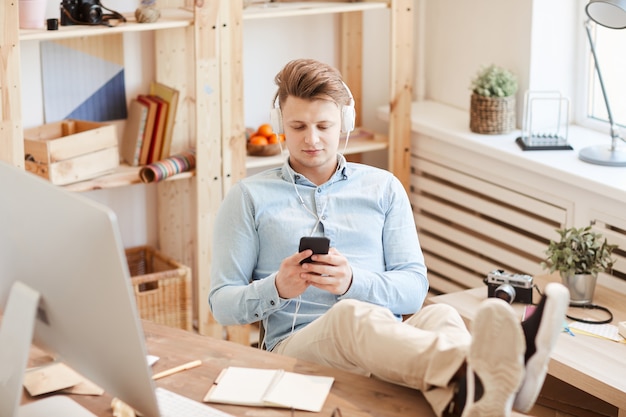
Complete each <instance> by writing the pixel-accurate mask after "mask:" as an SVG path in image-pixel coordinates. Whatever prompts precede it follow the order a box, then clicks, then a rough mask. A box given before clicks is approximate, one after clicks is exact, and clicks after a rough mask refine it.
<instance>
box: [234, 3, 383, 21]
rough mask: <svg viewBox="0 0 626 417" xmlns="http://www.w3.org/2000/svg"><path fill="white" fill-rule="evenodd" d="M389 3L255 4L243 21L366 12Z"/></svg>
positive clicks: (247, 11)
mask: <svg viewBox="0 0 626 417" xmlns="http://www.w3.org/2000/svg"><path fill="white" fill-rule="evenodd" d="M387 7H388V4H387V2H384V1H378V2H351V3H347V2H313V1H301V2H285V3H280V2H272V3H266V4H253V5H251V6H248V7H246V8H245V9H244V10H243V19H244V20H251V19H269V18H274V17H292V16H306V15H316V14H332V13H345V12H360V11H365V10H374V9H385V8H387Z"/></svg>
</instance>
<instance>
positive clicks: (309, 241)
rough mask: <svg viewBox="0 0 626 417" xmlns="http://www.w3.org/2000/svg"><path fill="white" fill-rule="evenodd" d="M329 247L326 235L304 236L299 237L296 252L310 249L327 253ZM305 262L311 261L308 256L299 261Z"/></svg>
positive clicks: (316, 252) (314, 251)
mask: <svg viewBox="0 0 626 417" xmlns="http://www.w3.org/2000/svg"><path fill="white" fill-rule="evenodd" d="M329 248H330V239H328V238H327V237H320V236H305V237H302V238H300V249H298V252H302V251H303V250H305V249H311V250H312V251H313V253H315V254H318V253H321V254H327V253H328V249H329ZM305 262H312V260H311V257H310V256H309V257H308V258H306V259H303V260H302V261H300V263H301V264H303V263H305Z"/></svg>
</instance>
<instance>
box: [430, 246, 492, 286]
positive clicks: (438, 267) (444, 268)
mask: <svg viewBox="0 0 626 417" xmlns="http://www.w3.org/2000/svg"><path fill="white" fill-rule="evenodd" d="M424 256H425V258H426V262H427V265H428V267H429V268H430V270H431V271H432V272H437V273H438V274H439V275H441V276H442V277H447V278H448V280H449V281H450V283H452V284H454V285H458V286H459V287H461V288H463V289H467V288H474V287H477V286H478V285H479V284H480V283H481V279H482V278H481V277H479V276H477V275H476V274H473V273H471V272H468V271H466V270H464V269H462V268H459V267H458V266H456V265H455V264H453V263H451V262H448V261H447V260H446V259H441V258H439V257H437V256H434V255H432V254H430V253H428V252H425V254H424ZM429 276H430V275H429ZM433 288H436V289H437V290H440V291H441V288H437V287H435V286H433Z"/></svg>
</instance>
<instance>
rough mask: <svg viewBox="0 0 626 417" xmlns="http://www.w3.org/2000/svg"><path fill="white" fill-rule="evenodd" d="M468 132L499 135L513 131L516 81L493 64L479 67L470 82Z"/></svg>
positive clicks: (510, 74)
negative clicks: (470, 95)
mask: <svg viewBox="0 0 626 417" xmlns="http://www.w3.org/2000/svg"><path fill="white" fill-rule="evenodd" d="M471 90H472V99H471V103H470V130H471V131H472V132H475V133H487V134H502V133H508V132H510V131H511V130H513V129H514V128H515V93H517V78H516V77H515V75H514V74H513V73H512V72H511V71H509V70H506V69H504V68H502V67H499V66H497V65H490V66H489V67H487V68H482V69H481V70H480V71H479V72H478V73H477V74H476V76H475V78H474V79H473V80H472V84H471Z"/></svg>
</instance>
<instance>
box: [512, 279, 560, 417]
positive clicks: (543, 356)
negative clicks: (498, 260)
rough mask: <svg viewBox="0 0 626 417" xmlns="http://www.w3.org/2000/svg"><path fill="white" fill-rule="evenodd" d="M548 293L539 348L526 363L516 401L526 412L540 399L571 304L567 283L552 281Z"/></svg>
mask: <svg viewBox="0 0 626 417" xmlns="http://www.w3.org/2000/svg"><path fill="white" fill-rule="evenodd" d="M544 293H545V295H546V304H545V306H544V308H543V314H542V315H541V321H540V323H539V329H538V330H537V336H536V337H535V346H536V352H535V354H534V355H533V356H531V357H530V359H529V360H528V362H527V363H526V376H525V377H524V381H523V382H522V386H521V388H520V390H519V392H518V393H517V396H516V397H515V403H514V404H513V407H514V408H515V409H516V410H518V411H521V412H522V413H526V412H528V411H529V410H530V409H531V408H532V407H533V405H535V401H537V397H538V396H539V392H540V391H541V388H542V387H543V382H544V380H545V378H546V373H547V372H548V363H549V362H550V354H551V353H552V350H553V349H554V346H555V345H556V342H557V339H558V336H559V334H560V333H562V331H563V322H564V321H565V315H566V313H567V308H568V307H569V291H568V290H567V288H566V287H565V286H563V285H561V284H559V283H556V282H553V283H549V284H548V285H546V287H545V289H544Z"/></svg>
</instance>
